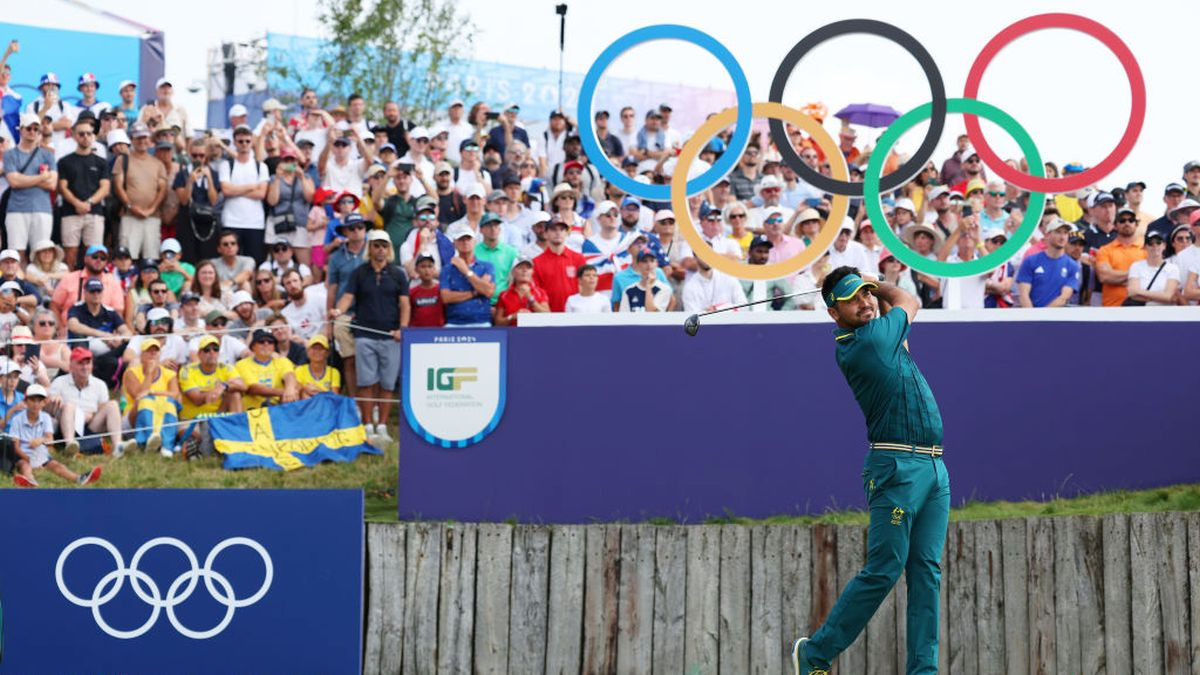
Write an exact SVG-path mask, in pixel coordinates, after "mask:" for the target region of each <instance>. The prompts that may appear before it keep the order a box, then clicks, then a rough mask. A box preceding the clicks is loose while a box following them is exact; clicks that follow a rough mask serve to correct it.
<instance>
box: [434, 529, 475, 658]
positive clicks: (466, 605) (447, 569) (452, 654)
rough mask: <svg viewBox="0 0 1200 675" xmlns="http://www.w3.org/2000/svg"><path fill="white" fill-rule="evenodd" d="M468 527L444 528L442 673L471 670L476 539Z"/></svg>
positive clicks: (440, 629)
mask: <svg viewBox="0 0 1200 675" xmlns="http://www.w3.org/2000/svg"><path fill="white" fill-rule="evenodd" d="M478 530H479V528H478V526H476V525H472V524H466V523H455V524H447V525H444V526H443V528H442V580H441V590H440V594H441V600H440V601H439V603H438V639H437V641H438V651H437V655H438V658H437V666H438V672H442V673H448V672H461V671H465V670H468V669H470V666H471V661H472V647H473V646H474V645H473V643H474V626H475V543H476V542H475V537H476V534H477V532H478Z"/></svg>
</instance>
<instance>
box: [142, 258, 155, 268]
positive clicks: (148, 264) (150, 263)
mask: <svg viewBox="0 0 1200 675" xmlns="http://www.w3.org/2000/svg"><path fill="white" fill-rule="evenodd" d="M138 268H139V269H140V270H141V271H145V270H156V269H158V258H143V259H142V261H141V262H140V263H138Z"/></svg>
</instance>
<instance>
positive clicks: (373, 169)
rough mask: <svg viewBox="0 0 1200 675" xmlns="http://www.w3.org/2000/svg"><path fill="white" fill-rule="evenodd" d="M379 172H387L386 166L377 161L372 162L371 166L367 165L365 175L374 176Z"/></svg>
mask: <svg viewBox="0 0 1200 675" xmlns="http://www.w3.org/2000/svg"><path fill="white" fill-rule="evenodd" d="M381 173H387V167H385V166H384V165H382V164H379V163H378V162H373V163H372V164H371V166H369V167H367V176H374V175H375V174H381Z"/></svg>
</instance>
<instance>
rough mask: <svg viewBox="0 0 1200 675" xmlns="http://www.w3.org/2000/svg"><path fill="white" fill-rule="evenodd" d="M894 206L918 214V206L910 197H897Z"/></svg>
mask: <svg viewBox="0 0 1200 675" xmlns="http://www.w3.org/2000/svg"><path fill="white" fill-rule="evenodd" d="M892 208H893V209H904V210H906V211H908V212H909V213H911V214H913V215H914V216H915V215H916V214H917V206H916V205H915V204H913V200H911V199H909V198H908V197H901V198H900V199H897V200H896V205H895V206H894V207H892Z"/></svg>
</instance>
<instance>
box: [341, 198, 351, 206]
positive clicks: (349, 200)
mask: <svg viewBox="0 0 1200 675" xmlns="http://www.w3.org/2000/svg"><path fill="white" fill-rule="evenodd" d="M354 203H355V202H354V200H353V199H339V200H338V204H349V205H350V206H354Z"/></svg>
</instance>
